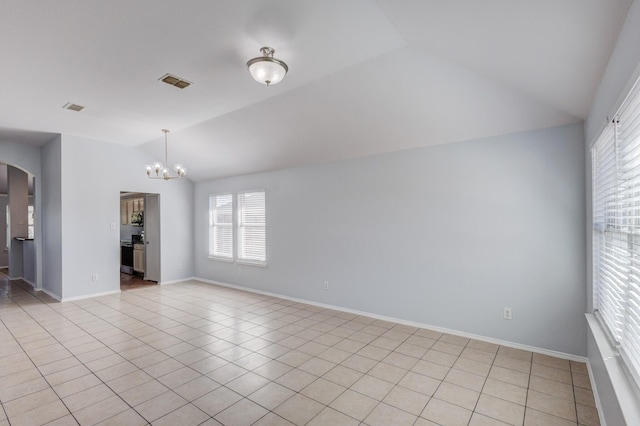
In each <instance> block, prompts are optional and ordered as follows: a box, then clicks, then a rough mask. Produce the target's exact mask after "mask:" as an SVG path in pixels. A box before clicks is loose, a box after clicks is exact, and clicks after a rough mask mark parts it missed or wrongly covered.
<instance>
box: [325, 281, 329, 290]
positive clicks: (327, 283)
mask: <svg viewBox="0 0 640 426" xmlns="http://www.w3.org/2000/svg"><path fill="white" fill-rule="evenodd" d="M324 289H325V290H329V281H325V282H324Z"/></svg>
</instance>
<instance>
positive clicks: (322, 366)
mask: <svg viewBox="0 0 640 426" xmlns="http://www.w3.org/2000/svg"><path fill="white" fill-rule="evenodd" d="M335 366H336V364H335V363H333V362H330V361H327V360H324V359H322V358H315V357H314V358H311V359H309V360H308V361H305V362H303V363H302V364H300V365H299V366H298V369H300V370H302V371H306V372H307V373H311V374H313V375H314V376H318V377H320V376H322V375H323V374H325V373H326V372H328V371H329V370H331V369H332V368H333V367H335Z"/></svg>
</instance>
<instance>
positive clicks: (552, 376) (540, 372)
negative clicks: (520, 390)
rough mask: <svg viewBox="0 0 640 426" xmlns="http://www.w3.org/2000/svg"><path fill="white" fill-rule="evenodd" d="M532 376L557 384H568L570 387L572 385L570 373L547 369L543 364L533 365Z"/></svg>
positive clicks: (557, 369)
mask: <svg viewBox="0 0 640 426" xmlns="http://www.w3.org/2000/svg"><path fill="white" fill-rule="evenodd" d="M531 375H532V376H538V377H542V378H545V379H549V380H555V381H557V382H562V383H567V384H569V385H570V384H572V381H571V372H570V371H568V370H561V369H559V368H553V367H547V366H545V365H542V364H536V363H533V364H531Z"/></svg>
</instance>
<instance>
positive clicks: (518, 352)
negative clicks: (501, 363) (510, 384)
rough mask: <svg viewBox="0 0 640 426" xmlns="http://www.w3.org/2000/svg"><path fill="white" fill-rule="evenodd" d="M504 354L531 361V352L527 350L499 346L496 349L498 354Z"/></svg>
mask: <svg viewBox="0 0 640 426" xmlns="http://www.w3.org/2000/svg"><path fill="white" fill-rule="evenodd" d="M500 355H504V356H506V357H509V358H515V359H520V360H523V361H531V359H532V357H533V353H531V352H529V351H523V350H522V349H515V348H509V347H507V346H500V348H499V349H498V356H500Z"/></svg>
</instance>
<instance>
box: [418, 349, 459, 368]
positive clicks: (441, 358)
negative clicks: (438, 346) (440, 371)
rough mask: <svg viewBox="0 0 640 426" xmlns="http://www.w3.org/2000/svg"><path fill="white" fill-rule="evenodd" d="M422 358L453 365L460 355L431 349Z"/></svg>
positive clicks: (447, 365)
mask: <svg viewBox="0 0 640 426" xmlns="http://www.w3.org/2000/svg"><path fill="white" fill-rule="evenodd" d="M422 359H424V360H425V361H431V362H435V363H436V364H440V365H444V366H445V367H453V364H455V363H456V361H457V360H458V356H457V355H450V354H447V353H444V352H440V351H436V350H433V349H430V350H428V351H427V353H426V354H424V356H423V357H422Z"/></svg>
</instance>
